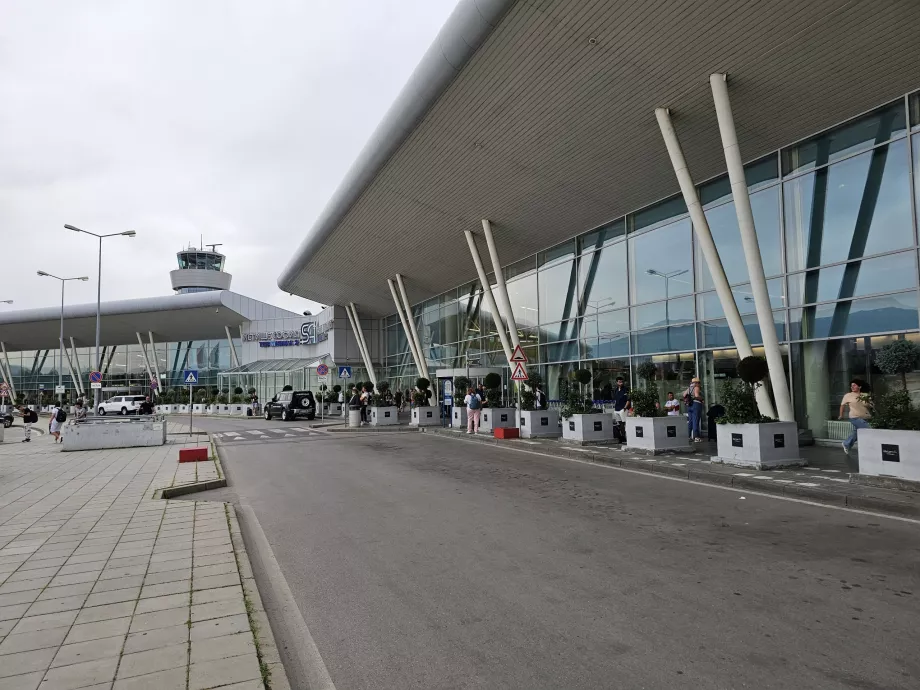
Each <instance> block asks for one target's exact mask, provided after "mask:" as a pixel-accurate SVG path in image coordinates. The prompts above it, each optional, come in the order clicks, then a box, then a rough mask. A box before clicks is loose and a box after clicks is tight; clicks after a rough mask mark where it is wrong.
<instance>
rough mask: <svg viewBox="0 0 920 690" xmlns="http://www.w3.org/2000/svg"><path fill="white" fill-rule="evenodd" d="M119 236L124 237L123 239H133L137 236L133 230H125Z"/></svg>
mask: <svg viewBox="0 0 920 690" xmlns="http://www.w3.org/2000/svg"><path fill="white" fill-rule="evenodd" d="M121 234H122V235H124V236H125V237H134V236H135V235H137V233H136V232H135V231H134V230H125V231H124V232H123V233H121Z"/></svg>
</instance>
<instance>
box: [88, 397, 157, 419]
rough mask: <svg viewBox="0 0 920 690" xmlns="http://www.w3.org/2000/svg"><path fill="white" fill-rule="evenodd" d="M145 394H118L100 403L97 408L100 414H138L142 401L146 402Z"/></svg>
mask: <svg viewBox="0 0 920 690" xmlns="http://www.w3.org/2000/svg"><path fill="white" fill-rule="evenodd" d="M144 397H145V396H143V395H116V396H115V397H114V398H109V399H108V400H106V401H105V402H103V403H100V404H99V409H98V410H97V411H98V412H99V414H101V415H106V414H138V413H139V411H140V408H141V403H142V402H144Z"/></svg>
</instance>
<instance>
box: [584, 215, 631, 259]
mask: <svg viewBox="0 0 920 690" xmlns="http://www.w3.org/2000/svg"><path fill="white" fill-rule="evenodd" d="M625 234H626V222H625V221H624V220H623V219H622V218H620V219H619V220H615V221H613V222H612V223H608V224H607V225H605V226H603V227H601V228H598V229H597V230H592V231H591V232H588V233H585V234H584V235H582V236H581V237H579V238H578V251H579V252H590V251H592V250H594V249H600V248H601V247H602V246H604V245H605V244H609V243H611V242H613V241H615V240H616V239H617V238H620V237H623V235H625Z"/></svg>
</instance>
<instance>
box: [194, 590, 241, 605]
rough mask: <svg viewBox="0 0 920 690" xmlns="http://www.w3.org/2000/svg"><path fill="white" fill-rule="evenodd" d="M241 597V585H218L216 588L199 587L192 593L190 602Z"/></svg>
mask: <svg viewBox="0 0 920 690" xmlns="http://www.w3.org/2000/svg"><path fill="white" fill-rule="evenodd" d="M234 599H240V600H242V599H243V587H242V586H241V585H237V586H235V587H232V586H231V587H218V588H217V589H199V590H197V591H195V592H194V593H193V594H192V604H210V603H211V602H213V601H230V600H234Z"/></svg>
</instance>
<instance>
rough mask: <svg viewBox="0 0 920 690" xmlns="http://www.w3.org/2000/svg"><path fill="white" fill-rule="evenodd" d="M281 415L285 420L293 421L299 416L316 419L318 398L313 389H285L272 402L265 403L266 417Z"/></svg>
mask: <svg viewBox="0 0 920 690" xmlns="http://www.w3.org/2000/svg"><path fill="white" fill-rule="evenodd" d="M272 417H281V419H282V420H283V421H285V422H292V421H294V420H295V419H297V418H298V417H302V418H304V419H316V399H315V398H314V397H313V391H284V392H283V393H279V394H278V395H276V396H275V397H274V398H272V399H271V402H267V403H265V419H271V418H272Z"/></svg>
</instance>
